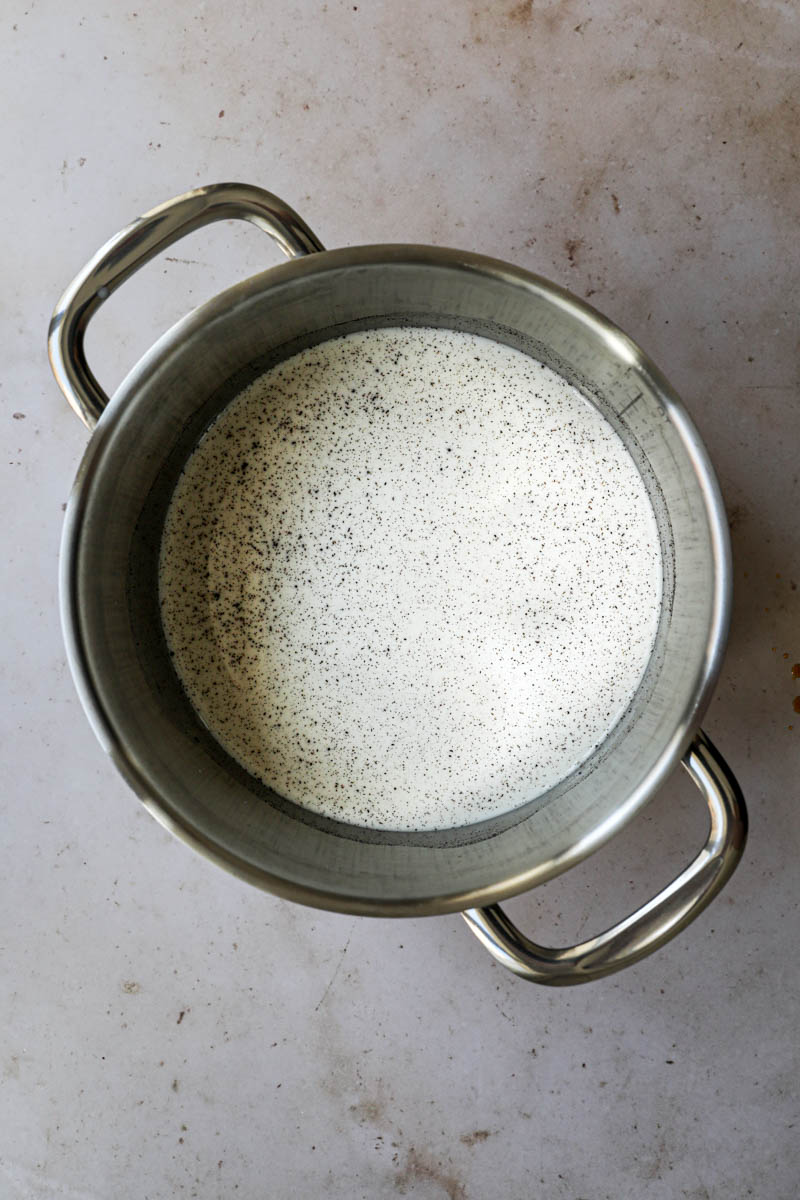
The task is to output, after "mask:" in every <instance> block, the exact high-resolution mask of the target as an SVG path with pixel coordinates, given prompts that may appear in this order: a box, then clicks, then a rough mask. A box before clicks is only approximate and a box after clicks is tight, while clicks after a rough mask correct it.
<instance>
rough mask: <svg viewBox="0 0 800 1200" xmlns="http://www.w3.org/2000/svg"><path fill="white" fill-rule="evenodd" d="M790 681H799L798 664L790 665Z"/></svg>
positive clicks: (799, 669)
mask: <svg viewBox="0 0 800 1200" xmlns="http://www.w3.org/2000/svg"><path fill="white" fill-rule="evenodd" d="M792 679H800V663H792Z"/></svg>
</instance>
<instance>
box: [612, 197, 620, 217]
mask: <svg viewBox="0 0 800 1200" xmlns="http://www.w3.org/2000/svg"><path fill="white" fill-rule="evenodd" d="M611 203H612V204H613V206H614V212H615V213H618V212H619V211H620V208H619V196H615V195H614V193H613V192H612V193H611Z"/></svg>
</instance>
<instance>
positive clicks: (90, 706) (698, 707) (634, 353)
mask: <svg viewBox="0 0 800 1200" xmlns="http://www.w3.org/2000/svg"><path fill="white" fill-rule="evenodd" d="M406 262H407V263H409V264H415V265H420V264H422V265H430V266H442V267H447V268H450V269H456V270H463V271H467V272H472V273H478V274H480V275H488V276H490V277H492V278H493V279H495V280H499V281H501V282H503V283H506V284H511V285H514V286H519V287H522V288H524V289H526V290H527V291H530V290H531V289H533V290H534V291H536V292H538V293H539V294H540V295H542V296H543V297H545V298H546V299H547V300H549V301H550V302H552V303H554V304H555V305H556V306H557V307H560V308H562V309H564V310H566V311H567V312H569V313H570V315H571V316H572V317H573V318H576V319H578V320H579V321H581V322H583V323H584V324H586V325H588V326H589V327H590V328H591V329H592V330H593V332H594V333H596V334H598V335H599V336H600V337H601V338H602V339H603V340H604V341H605V342H606V343H607V344H608V345H610V346H611V348H612V349H613V350H614V352H615V353H616V354H617V355H618V356H619V357H621V358H623V359H624V360H625V361H626V362H627V363H629V364H630V365H631V366H633V367H635V369H636V370H637V372H639V373H641V374H643V375H644V376H646V377H647V378H648V379H649V380H650V382H651V383H652V384H653V386H654V387H655V388H656V389H657V390H658V392H659V394H660V396H661V397H662V399H663V404H664V411H665V415H666V416H667V418H668V420H669V421H670V422H671V424H672V425H673V427H674V428H675V429H676V431H677V432H678V434H679V436H680V438H681V441H682V443H683V445H684V448H685V450H686V452H687V455H688V457H689V459H690V461H691V463H692V466H693V468H694V471H695V474H696V477H697V480H698V483H699V485H700V490H701V493H702V497H703V501H704V506H705V518H706V521H707V524H708V530H709V535H710V543H711V551H712V559H713V588H714V596H713V605H712V616H711V620H710V628H709V635H708V639H707V643H706V649H705V654H704V658H703V661H702V663H700V664H698V672H697V677H696V682H695V687H694V691H693V694H692V698H691V702H690V703H688V704H687V706H686V708H685V711H684V714H683V718H682V720H681V721H680V722H679V723H678V724H677V726H676V728H675V729H674V731H673V734H672V736H671V738H670V739H669V741H668V742H667V743H666V744H665V745H664V746H663V748H662V751H661V753H660V755H659V757H658V759H657V761H656V763H655V764H654V766H653V767H652V768H651V770H650V771H649V773H648V774H647V775H646V776H645V777H644V779H643V780H642V782H641V783H640V785H639V786H638V787H637V788H636V789H635V790H634V791H633V792H632V793H631V794H630V795H628V796H627V797H626V798H624V799H623V800H621V801H620V803H619V805H618V806H617V807H616V808H615V809H614V810H613V812H612V813H611V814H610V815H609V816H607V817H606V819H605V820H603V821H602V822H600V823H599V824H598V825H596V826H595V827H594V828H593V829H591V830H590V831H589V832H588V833H586V834H584V835H583V836H582V837H581V838H579V840H578V841H577V842H575V843H574V844H573V845H572V846H571V847H569V848H568V849H567V850H566V851H565V852H564V853H562V854H560V855H559V856H558V857H557V858H553V859H550V860H548V861H547V862H546V863H544V864H539V865H535V866H533V867H531V868H529V869H526V870H524V871H521V872H518V873H516V874H514V875H513V876H511V877H510V878H505V879H501V880H499V881H496V882H495V883H493V884H491V885H488V886H484V887H480V888H476V889H471V890H468V891H460V892H457V893H453V894H450V895H444V896H442V895H435V896H431V897H426V898H420V899H416V900H410V901H409V900H386V899H383V900H379V901H372V900H366V899H365V898H364V897H363V896H362V895H350V894H347V893H345V892H337V891H333V890H328V889H325V888H318V887H313V886H309V885H305V884H303V885H301V884H296V883H293V882H292V881H289V880H286V879H284V878H282V877H280V876H275V875H274V874H272V873H270V872H267V871H265V870H264V869H262V868H261V867H257V866H255V865H253V864H252V863H250V862H248V861H247V860H246V859H244V858H242V857H240V856H238V855H235V854H233V853H231V852H229V851H228V850H226V849H225V848H223V847H222V846H220V845H219V844H217V843H216V842H214V841H212V840H211V839H209V838H208V837H206V836H205V835H204V834H203V833H202V832H201V831H200V830H199V829H198V828H197V827H196V826H194V825H193V824H192V823H190V822H189V821H187V820H186V819H185V818H184V817H183V816H182V815H179V813H178V812H177V810H176V809H174V808H173V807H172V806H171V805H170V802H169V798H168V797H167V796H164V795H155V794H154V793H153V790H152V788H151V787H150V785H149V784H148V782H147V780H146V778H145V776H144V774H143V772H142V771H141V770H140V769H139V767H138V766H137V764H136V762H135V761H134V759H133V757H132V756H131V755H130V754H129V753H128V752H127V750H126V747H125V744H124V741H123V740H122V738H121V737H120V736H119V735H118V733H117V731H116V729H115V728H114V726H113V723H112V720H111V718H110V716H109V715H108V714H107V713H106V711H105V710H104V707H103V704H102V702H101V699H100V695H99V692H98V690H97V688H96V687H95V684H94V681H93V679H92V674H91V669H90V666H89V661H88V655H87V652H86V650H85V646H84V630H83V628H82V619H81V614H80V611H79V607H78V604H77V557H78V549H79V545H80V541H81V534H82V529H83V522H84V518H85V514H86V508H87V503H88V500H87V497H88V494H89V491H90V489H91V486H92V481H93V479H94V477H95V476H96V475H97V474H98V473H99V472H100V471H101V470H102V463H103V453H104V449H105V447H106V446H107V445H108V443H109V442H110V440H111V438H112V436H113V434H114V431H115V430H116V428H117V426H118V424H119V422H120V420H121V419H122V417H123V416H124V412H125V408H126V404H127V402H128V400H129V398H130V396H131V395H133V394H135V392H136V390H137V389H138V388H139V386H140V385H141V384H142V383H143V382H144V380H145V379H146V378H147V377H148V376H149V375H150V374H151V373H152V372H154V371H155V370H156V369H157V367H158V364H159V363H160V362H161V361H162V360H163V358H164V357H165V356H166V355H167V354H168V353H169V352H170V350H171V349H172V348H173V347H174V346H175V345H176V344H178V343H179V342H181V341H182V340H183V339H184V338H186V337H187V336H189V335H190V334H192V333H194V332H195V331H197V330H199V329H200V328H202V327H203V326H204V325H206V324H208V323H209V322H211V321H213V320H214V318H215V317H217V316H218V315H221V314H222V313H223V312H228V311H229V310H230V309H231V307H232V306H234V305H236V304H238V303H241V302H244V301H246V300H247V299H248V298H249V297H251V296H253V295H255V294H258V293H260V292H261V291H263V290H264V288H268V287H271V286H273V285H277V284H280V283H282V282H283V281H284V280H286V279H289V278H292V277H295V276H297V275H305V274H314V273H317V272H325V271H329V270H330V271H333V270H337V271H341V270H342V268H352V269H358V268H359V267H364V266H372V267H374V266H376V265H380V264H381V263H386V264H387V265H388V264H390V263H391V264H394V265H397V264H402V263H406ZM59 583H60V586H59V594H60V609H61V622H62V629H63V636H64V641H65V646H66V651H67V660H68V662H69V665H70V670H71V673H72V676H73V679H74V680H75V684H76V688H77V690H78V693H79V696H80V699H81V703H82V705H83V708H84V710H85V712H86V715H87V717H88V719H89V721H90V724H91V725H92V728H93V729H94V732H95V735H96V736H97V738H98V740H99V741H100V743H101V745H102V746H103V748H104V749H105V750H106V752H107V753H108V754H109V756H110V757H111V759H112V761H113V762H114V764H115V766H116V768H117V770H118V771H119V772H120V774H121V775H122V776H123V777H124V778H125V780H126V781H127V783H128V784H129V786H130V787H131V788H132V789H133V791H134V792H135V793H136V795H137V796H138V798H139V799H140V800H141V801H142V803H143V804H144V805H145V807H146V808H147V809H148V811H149V812H150V813H151V814H152V815H153V816H154V817H155V818H156V820H158V821H159V823H160V824H161V825H163V826H164V827H165V828H166V829H168V830H169V831H170V832H171V833H173V834H174V835H175V836H176V837H178V838H180V839H181V841H183V842H185V843H186V844H187V845H189V846H190V847H191V848H192V849H194V850H195V851H197V852H198V853H199V854H201V855H203V856H204V857H205V858H207V859H209V860H210V861H211V862H213V863H215V864H216V865H218V866H221V867H223V868H224V869H225V870H227V871H229V872H230V873H232V874H234V875H236V876H237V877H238V878H240V879H242V880H244V881H246V882H248V883H251V884H253V885H255V886H257V887H259V888H261V889H263V890H265V891H269V892H271V893H273V894H275V895H278V896H281V897H283V898H285V899H288V900H292V901H295V902H297V903H301V904H306V905H310V906H313V907H317V908H323V909H328V910H332V911H338V912H343V913H350V914H357V915H364V916H379V917H387V916H398V917H399V916H403V917H405V916H423V915H436V914H442V913H448V912H459V911H462V910H464V909H469V908H477V907H483V906H486V905H489V904H495V903H497V902H499V901H500V900H503V899H507V898H508V897H510V896H513V895H517V894H519V893H521V892H524V891H527V890H529V889H530V888H532V887H535V886H537V885H538V884H540V883H543V882H545V881H546V880H547V879H550V878H553V877H554V876H556V875H558V874H561V873H562V872H563V871H565V870H567V869H569V868H570V867H572V866H574V865H575V864H576V863H578V862H580V861H581V860H582V859H584V858H586V857H588V856H589V855H590V854H592V853H593V852H594V851H595V850H597V849H599V848H600V847H601V846H602V845H603V844H604V843H605V842H606V841H608V840H609V839H610V838H611V837H613V836H614V834H616V833H617V832H619V830H620V829H621V828H622V827H623V826H624V825H625V824H626V823H627V822H628V821H629V820H630V819H631V818H632V817H633V816H634V815H635V814H636V813H637V812H638V811H639V810H640V809H641V808H642V807H643V806H644V805H645V804H646V803H647V802H648V801H649V800H650V799H651V798H652V797H653V795H654V793H655V792H656V791H657V790H658V788H659V787H660V786H661V785H662V784H663V783H664V782H665V781H666V779H667V778H668V776H669V775H670V774H671V773H672V771H673V770H674V768H675V767H676V766H677V765H678V763H679V762H680V761H681V758H682V756H683V755H684V754H685V752H686V750H687V748H688V746H689V744H690V742H691V740H692V738H693V736H694V733H695V732H696V730H697V728H698V726H699V723H700V720H701V718H702V716H703V713H704V712H705V710H706V708H707V707H708V704H709V702H710V699H711V693H712V690H713V687H714V685H715V683H716V680H717V678H718V675H719V672H720V668H721V665H722V659H723V655H724V651H725V646H726V642H727V636H728V630H729V626H730V611H731V593H732V567H731V551H730V538H729V533H728V526H727V519H726V515H725V508H724V504H723V500H722V496H721V493H720V489H719V484H718V481H717V479H716V475H715V473H714V469H713V467H712V465H711V461H710V459H709V456H708V452H707V450H706V448H705V446H704V444H703V442H702V440H701V438H700V435H699V433H698V431H697V429H696V427H695V425H694V423H693V421H692V419H691V418H690V417H689V415H688V413H687V411H686V409H685V408H684V406H683V403H682V402H681V400H680V399H679V398H678V396H677V394H676V393H675V391H674V390H673V388H672V387H671V386H670V384H669V383H668V381H667V380H666V378H665V377H664V376H663V374H662V373H661V371H660V370H659V368H658V367H657V366H656V365H655V364H654V363H653V362H652V360H651V359H650V358H649V356H648V355H647V354H646V353H645V352H644V351H643V350H642V349H641V348H640V347H639V346H638V345H637V344H636V343H635V342H634V341H633V340H632V339H631V338H630V337H629V336H628V335H627V334H625V333H624V332H623V331H622V330H621V329H620V328H619V327H618V326H617V325H615V324H614V322H613V321H611V320H609V318H607V317H605V316H604V315H603V314H602V313H600V312H598V311H597V310H596V309H595V308H593V307H592V306H591V305H590V304H587V303H586V302H585V301H584V300H582V299H580V298H579V297H577V296H574V295H573V294H572V293H570V292H569V291H567V290H566V289H565V288H562V287H561V286H559V285H558V284H555V283H552V282H550V281H549V280H547V279H545V278H543V277H542V276H539V275H536V274H534V273H532V272H529V271H526V270H524V269H523V268H520V267H517V266H514V265H513V264H510V263H507V262H504V261H502V260H499V259H494V258H490V257H486V256H484V255H480V254H475V253H472V252H469V251H462V250H457V249H451V248H447V247H439V246H426V245H418V244H411V243H409V244H405V243H382V244H375V245H365V246H356V247H345V248H341V249H337V250H325V251H320V252H317V253H314V254H311V255H308V256H307V257H302V258H295V259H292V260H290V261H288V262H286V263H282V264H280V265H278V266H274V267H271V268H268V269H267V270H266V271H263V272H260V273H258V274H256V275H253V276H250V277H248V278H247V279H245V280H243V281H241V282H240V283H237V284H234V285H233V286H232V287H230V288H227V289H225V290H224V291H222V292H220V293H219V294H218V295H216V296H214V297H212V299H210V300H209V301H207V302H206V303H205V304H203V305H201V306H200V307H199V308H197V309H195V310H193V311H192V312H190V313H189V314H187V315H186V316H185V317H183V318H181V319H180V320H179V321H178V322H177V323H176V324H174V325H173V326H172V327H171V328H170V329H168V330H167V331H166V332H165V333H164V334H162V336H161V337H160V338H159V339H158V340H157V341H156V342H155V343H154V344H153V346H151V347H150V349H149V350H148V351H147V352H146V353H145V354H144V355H143V356H142V358H141V359H140V360H139V361H138V362H137V363H136V364H135V366H134V367H133V368H132V369H131V370H130V371H129V372H128V374H127V375H126V377H125V378H124V379H123V381H122V383H121V384H120V385H119V387H118V388H117V389H116V391H115V392H114V394H113V396H112V398H111V400H110V402H109V404H108V406H107V407H106V409H105V410H104V412H103V413H102V415H101V417H100V420H99V421H98V424H97V426H96V428H95V430H94V432H93V433H92V436H91V438H90V440H89V443H88V445H87V448H86V451H85V453H84V456H83V459H82V462H81V464H80V467H79V470H78V473H77V475H76V479H75V482H74V485H73V488H72V491H71V494H70V497H69V501H68V505H67V511H66V517H65V522H64V528H63V533H62V540H61V552H60V581H59Z"/></svg>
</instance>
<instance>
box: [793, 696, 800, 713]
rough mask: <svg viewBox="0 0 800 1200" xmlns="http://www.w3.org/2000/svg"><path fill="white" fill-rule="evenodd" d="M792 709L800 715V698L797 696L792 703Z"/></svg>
mask: <svg viewBox="0 0 800 1200" xmlns="http://www.w3.org/2000/svg"><path fill="white" fill-rule="evenodd" d="M792 708H793V709H794V711H795V712H796V713H800V696H795V698H794V700H793V701H792Z"/></svg>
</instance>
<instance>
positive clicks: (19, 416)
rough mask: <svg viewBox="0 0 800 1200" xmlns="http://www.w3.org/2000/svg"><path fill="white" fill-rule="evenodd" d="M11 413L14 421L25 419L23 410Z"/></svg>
mask: <svg viewBox="0 0 800 1200" xmlns="http://www.w3.org/2000/svg"><path fill="white" fill-rule="evenodd" d="M11 415H12V417H13V418H14V420H15V421H24V420H25V413H24V412H15V413H12V414H11Z"/></svg>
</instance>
